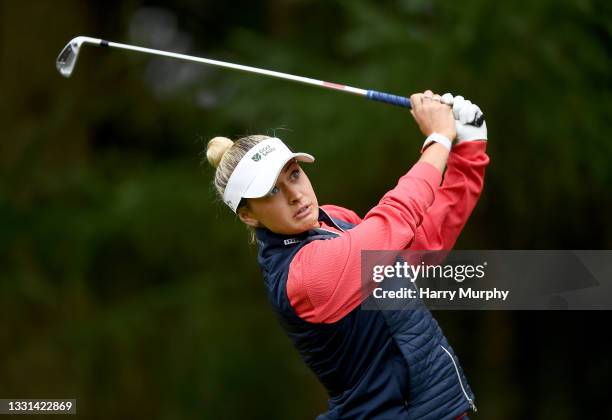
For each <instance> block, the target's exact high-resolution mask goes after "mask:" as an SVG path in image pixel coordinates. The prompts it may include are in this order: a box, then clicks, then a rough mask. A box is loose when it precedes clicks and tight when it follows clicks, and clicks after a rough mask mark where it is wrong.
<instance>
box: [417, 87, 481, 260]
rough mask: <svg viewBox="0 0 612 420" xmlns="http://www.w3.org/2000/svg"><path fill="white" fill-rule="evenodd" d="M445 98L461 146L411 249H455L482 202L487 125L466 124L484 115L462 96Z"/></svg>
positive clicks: (458, 147)
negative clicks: (479, 202) (468, 221)
mask: <svg viewBox="0 0 612 420" xmlns="http://www.w3.org/2000/svg"><path fill="white" fill-rule="evenodd" d="M444 96H445V97H446V96H448V97H449V98H448V99H452V103H453V114H454V117H455V125H456V129H457V144H455V145H454V146H453V148H452V152H451V154H450V156H449V158H448V162H447V165H448V168H447V169H446V173H445V175H444V181H443V182H442V186H441V187H440V189H439V191H438V194H437V195H436V200H435V201H434V203H433V205H432V206H431V207H430V208H429V210H428V212H427V214H426V215H425V219H424V220H423V224H422V225H421V228H420V229H419V231H418V232H417V234H416V237H415V240H414V242H413V243H412V244H411V246H410V248H409V249H414V250H437V249H445V250H450V249H452V248H453V246H454V245H455V242H456V241H457V238H458V237H459V234H460V233H461V230H462V229H463V227H464V226H465V223H466V222H467V219H468V217H470V214H471V213H472V210H474V207H475V206H476V203H477V202H478V198H479V197H480V193H481V192H482V187H483V185H484V174H485V167H486V166H487V165H488V164H489V157H488V156H487V154H486V145H487V137H488V136H487V125H486V123H485V122H483V124H482V125H481V126H479V127H478V126H474V125H470V124H466V123H465V122H466V121H472V120H473V119H474V117H475V114H476V113H481V111H480V108H479V107H478V106H477V105H474V104H472V103H471V102H470V101H466V100H465V99H464V98H463V97H462V96H456V97H455V98H453V97H452V96H451V95H450V94H446V95H444Z"/></svg>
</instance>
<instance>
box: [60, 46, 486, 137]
mask: <svg viewBox="0 0 612 420" xmlns="http://www.w3.org/2000/svg"><path fill="white" fill-rule="evenodd" d="M82 44H91V45H96V46H101V47H109V48H118V49H122V50H128V51H136V52H140V53H144V54H153V55H158V56H162V57H170V58H176V59H179V60H186V61H191V62H195V63H203V64H209V65H211V66H217V67H225V68H228V69H233V70H241V71H244V72H247V73H256V74H262V75H264V76H269V77H275V78H277V79H285V80H291V81H294V82H300V83H304V84H308V85H314V86H319V87H322V88H327V89H334V90H339V91H342V92H347V93H352V94H354V95H359V96H364V97H366V98H368V99H371V100H374V101H379V102H384V103H387V104H391V105H396V106H401V107H405V108H412V104H411V103H410V99H408V98H405V97H403V96H397V95H392V94H389V93H384V92H378V91H375V90H366V89H359V88H355V87H352V86H346V85H341V84H338V83H330V82H324V81H322V80H317V79H311V78H309V77H302V76H295V75H293V74H288V73H281V72H278V71H273V70H266V69H260V68H257V67H251V66H243V65H241V64H233V63H228V62H225V61H219V60H211V59H208V58H202V57H194V56H192V55H186V54H177V53H173V52H169V51H162V50H155V49H152V48H144V47H137V46H135V45H128V44H120V43H118V42H110V41H106V40H103V39H99V38H91V37H86V36H79V37H76V38H74V39H73V40H72V41H71V42H70V43H68V45H67V46H66V47H65V48H64V50H62V52H61V53H60V56H59V57H58V59H57V67H58V70H59V71H60V73H61V74H62V75H64V76H65V77H69V76H70V74H71V73H72V71H73V69H74V64H75V63H76V57H77V55H78V50H79V48H80V46H81V45H82ZM71 59H72V60H71ZM483 122H484V115H482V114H480V116H479V117H478V118H476V120H475V121H473V122H471V123H470V124H473V125H475V126H477V127H480V126H481V125H482V124H483Z"/></svg>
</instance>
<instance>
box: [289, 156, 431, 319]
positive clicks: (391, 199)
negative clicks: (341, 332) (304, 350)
mask: <svg viewBox="0 0 612 420" xmlns="http://www.w3.org/2000/svg"><path fill="white" fill-rule="evenodd" d="M441 180H442V175H441V173H440V171H438V170H437V169H436V168H435V167H433V166H432V165H430V164H428V163H423V162H417V163H416V164H415V165H414V166H413V167H412V169H411V170H410V171H408V173H407V174H405V175H404V176H402V177H401V178H400V179H399V181H398V184H397V186H396V187H395V188H394V189H393V190H391V191H389V192H388V193H386V194H385V195H384V196H383V198H382V199H381V200H380V202H379V203H378V205H377V206H375V207H374V208H373V209H372V210H370V211H369V212H368V214H366V215H365V217H364V218H363V220H362V221H361V223H359V224H358V225H357V226H355V227H354V228H353V229H350V230H348V231H346V232H344V233H343V234H342V235H340V236H338V237H336V238H333V239H329V240H323V241H312V242H310V243H309V244H308V245H305V246H304V247H302V249H300V250H299V251H298V253H297V254H296V255H295V257H294V258H293V260H292V261H291V264H290V266H289V274H288V278H287V296H288V298H289V301H290V303H291V306H292V307H293V309H294V310H295V311H296V313H297V314H298V316H300V317H301V318H302V319H304V320H306V321H309V322H313V323H332V322H335V321H337V320H339V319H341V318H342V317H343V316H344V315H346V314H347V313H348V312H350V311H351V310H353V309H354V308H355V307H357V306H359V305H360V304H361V300H362V291H361V275H360V266H361V251H362V250H364V249H379V250H395V249H404V248H406V247H407V246H408V245H409V244H410V243H412V242H413V240H414V236H415V232H416V231H417V229H418V227H419V225H420V224H421V223H422V221H423V218H424V216H425V214H426V212H427V209H428V208H429V207H430V206H431V205H432V203H433V202H434V198H435V196H436V193H437V190H438V188H439V185H440V182H441ZM340 218H342V219H343V220H346V219H344V218H343V217H340ZM353 220H356V219H353ZM346 221H348V222H352V220H346Z"/></svg>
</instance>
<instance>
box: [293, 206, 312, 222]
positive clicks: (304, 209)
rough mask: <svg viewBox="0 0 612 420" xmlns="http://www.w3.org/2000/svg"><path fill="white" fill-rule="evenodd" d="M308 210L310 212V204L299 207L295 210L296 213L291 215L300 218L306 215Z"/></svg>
mask: <svg viewBox="0 0 612 420" xmlns="http://www.w3.org/2000/svg"><path fill="white" fill-rule="evenodd" d="M309 212H310V204H309V205H307V206H302V207H300V209H299V210H298V211H297V213H295V214H294V215H293V217H295V218H296V219H301V218H303V217H304V216H306V215H308V213H309Z"/></svg>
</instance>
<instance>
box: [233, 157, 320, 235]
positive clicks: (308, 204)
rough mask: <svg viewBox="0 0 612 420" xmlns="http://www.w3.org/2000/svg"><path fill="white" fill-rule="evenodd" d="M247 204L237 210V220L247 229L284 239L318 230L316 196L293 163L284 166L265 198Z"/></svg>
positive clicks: (304, 174)
mask: <svg viewBox="0 0 612 420" xmlns="http://www.w3.org/2000/svg"><path fill="white" fill-rule="evenodd" d="M247 204H248V205H247V206H243V207H241V208H240V209H238V216H239V217H240V220H242V221H243V222H244V223H246V224H247V225H249V226H253V227H262V226H263V227H266V228H268V229H269V230H271V231H272V232H275V233H281V234H285V235H294V234H296V233H301V232H304V231H307V230H309V229H312V228H315V227H319V222H318V218H319V203H318V202H317V196H316V195H315V193H314V190H313V189H312V185H311V184H310V180H309V179H308V177H307V176H306V173H305V172H304V171H302V168H300V165H298V163H297V162H296V161H295V160H292V161H290V162H288V163H287V164H286V165H285V167H284V168H283V170H282V171H281V174H280V175H279V176H278V180H277V181H276V185H275V186H274V188H272V191H270V192H269V193H268V195H266V196H264V197H260V198H248V199H247Z"/></svg>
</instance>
